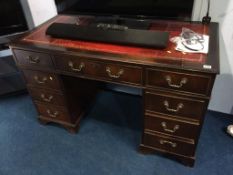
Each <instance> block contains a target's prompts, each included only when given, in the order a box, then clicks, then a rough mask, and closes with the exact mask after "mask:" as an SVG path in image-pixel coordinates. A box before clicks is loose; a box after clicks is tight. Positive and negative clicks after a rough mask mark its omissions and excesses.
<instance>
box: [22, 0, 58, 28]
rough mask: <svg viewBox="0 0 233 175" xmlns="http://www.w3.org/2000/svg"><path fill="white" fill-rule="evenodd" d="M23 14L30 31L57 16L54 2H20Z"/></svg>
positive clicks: (27, 0) (23, 0)
mask: <svg viewBox="0 0 233 175" xmlns="http://www.w3.org/2000/svg"><path fill="white" fill-rule="evenodd" d="M20 1H21V4H22V6H23V9H24V13H25V16H26V19H27V22H28V25H29V28H30V29H32V28H33V27H35V26H38V25H40V24H42V23H43V22H45V21H47V20H48V19H50V18H52V17H54V16H56V15H57V9H56V5H55V2H54V0H20Z"/></svg>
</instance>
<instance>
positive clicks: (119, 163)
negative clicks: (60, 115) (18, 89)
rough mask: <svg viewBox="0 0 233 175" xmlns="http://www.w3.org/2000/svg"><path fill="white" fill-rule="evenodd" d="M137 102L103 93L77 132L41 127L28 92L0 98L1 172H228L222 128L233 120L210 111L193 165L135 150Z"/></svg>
mask: <svg viewBox="0 0 233 175" xmlns="http://www.w3.org/2000/svg"><path fill="white" fill-rule="evenodd" d="M140 105H141V101H140V98H138V97H136V96H131V95H126V94H119V93H112V92H103V93H100V94H99V95H98V97H97V99H96V103H95V105H94V106H93V107H92V108H91V110H90V111H89V113H88V115H87V116H86V118H84V120H83V121H82V123H81V127H80V130H79V133H78V134H76V135H71V134H69V133H68V132H67V131H66V130H65V129H63V128H62V127H59V126H57V125H48V126H43V125H40V124H39V123H38V122H37V119H36V117H37V113H36V111H35V108H34V106H33V104H32V101H31V99H30V97H29V96H28V95H20V96H15V97H8V98H1V99H0V175H80V174H81V175H113V174H114V175H187V174H188V175H194V174H195V175H208V174H210V175H217V174H219V175H230V174H232V173H233V138H231V137H229V136H228V135H226V134H225V132H224V131H223V128H224V127H225V126H226V125H228V124H230V123H231V122H232V123H233V119H230V118H229V117H226V116H224V115H223V114H219V113H215V112H208V113H207V114H206V120H205V123H204V126H203V130H202V133H201V137H200V141H199V145H198V150H197V154H196V155H197V160H196V164H195V167H194V168H189V167H185V166H183V165H182V164H180V163H178V162H176V161H173V160H170V159H167V158H165V157H161V156H158V155H142V154H139V153H138V152H137V149H138V144H139V143H140V136H141V135H140V131H141V124H140V123H141V120H142V119H141V112H142V111H140Z"/></svg>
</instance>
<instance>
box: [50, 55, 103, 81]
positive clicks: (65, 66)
mask: <svg viewBox="0 0 233 175" xmlns="http://www.w3.org/2000/svg"><path fill="white" fill-rule="evenodd" d="M54 59H55V65H56V68H57V69H58V70H60V71H67V72H73V73H77V74H83V75H89V76H90V75H91V76H93V77H94V76H98V75H99V74H100V71H101V68H102V67H101V65H100V64H99V63H97V62H91V61H88V60H86V59H84V58H80V57H77V56H69V55H62V54H61V55H55V56H54Z"/></svg>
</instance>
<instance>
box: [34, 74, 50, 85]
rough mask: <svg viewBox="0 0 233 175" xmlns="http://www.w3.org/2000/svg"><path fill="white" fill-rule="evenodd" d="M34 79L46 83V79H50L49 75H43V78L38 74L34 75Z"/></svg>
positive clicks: (39, 82)
mask: <svg viewBox="0 0 233 175" xmlns="http://www.w3.org/2000/svg"><path fill="white" fill-rule="evenodd" d="M34 80H35V81H36V82H37V83H38V84H44V83H46V81H47V80H48V78H47V77H43V78H39V77H38V76H37V75H35V76H34Z"/></svg>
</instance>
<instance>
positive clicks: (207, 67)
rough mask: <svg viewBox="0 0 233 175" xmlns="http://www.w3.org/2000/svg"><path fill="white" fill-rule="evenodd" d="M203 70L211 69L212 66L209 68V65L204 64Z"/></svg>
mask: <svg viewBox="0 0 233 175" xmlns="http://www.w3.org/2000/svg"><path fill="white" fill-rule="evenodd" d="M203 68H204V69H211V68H212V66H211V65H207V64H204V65H203Z"/></svg>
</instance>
